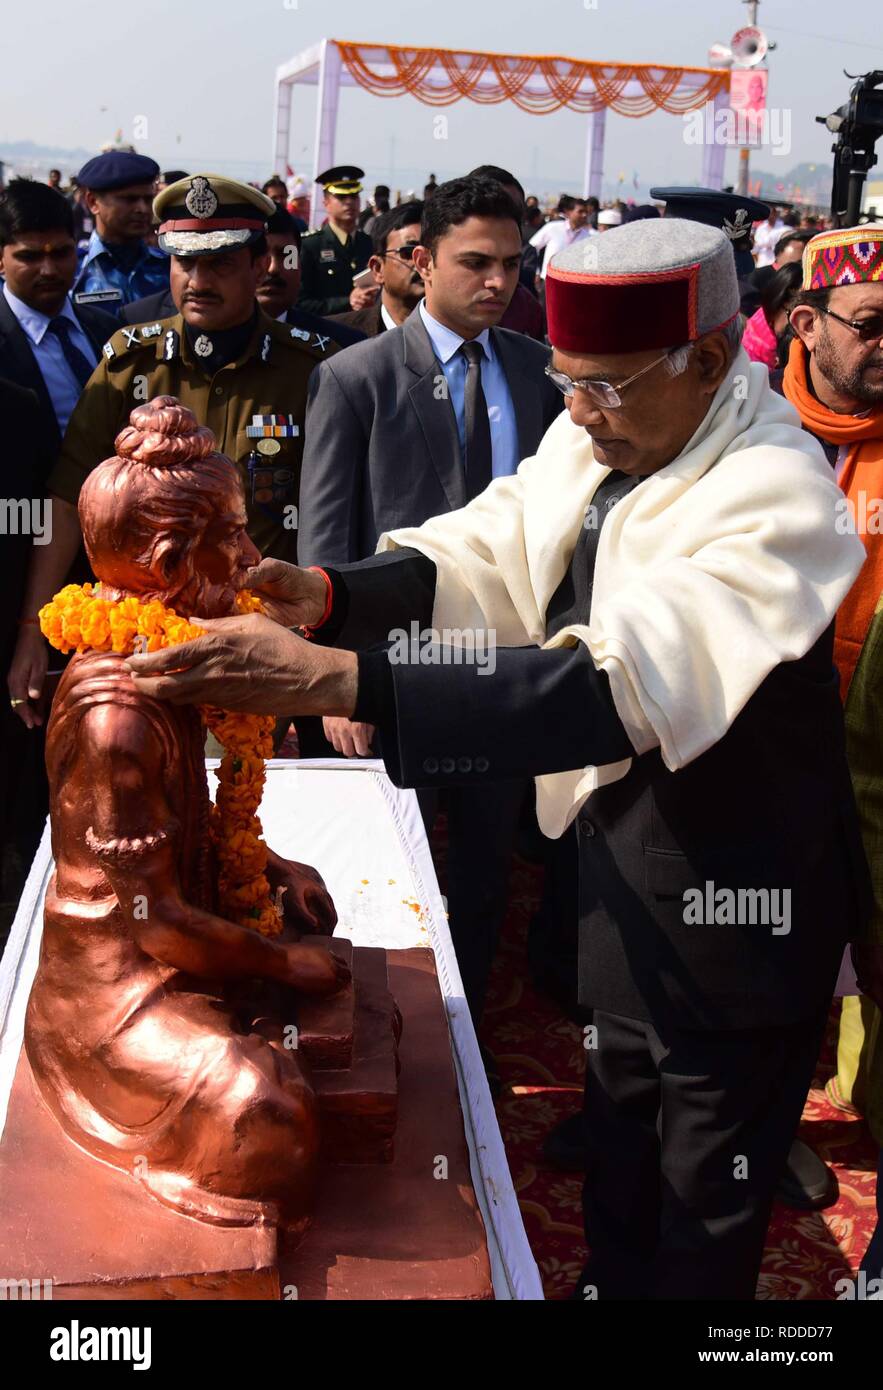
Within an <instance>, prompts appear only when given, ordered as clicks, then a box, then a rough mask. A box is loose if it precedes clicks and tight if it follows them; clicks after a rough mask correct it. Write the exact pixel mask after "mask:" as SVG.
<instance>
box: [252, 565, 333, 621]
mask: <svg viewBox="0 0 883 1390" xmlns="http://www.w3.org/2000/svg"><path fill="white" fill-rule="evenodd" d="M243 585H244V587H245V588H246V589H250V590H251V592H252V593H253V594H257V596H258V598H260V599H262V600H263V604H264V611H265V613H266V614H267V616H268V617H269V618H275V620H276V622H277V623H282V625H283V627H313V626H314V625H315V624H316V623H317V622H318V621H319V619H320V618H321V617H322V614H323V612H324V611H325V599H326V596H327V592H328V588H327V585H326V583H325V580H324V579H323V578H322V576H321V574H318V573H317V572H316V571H315V570H302V569H299V568H298V567H297V565H287V564H286V563H285V561H284V560H261V562H260V564H259V565H255V566H254V567H253V569H250V570H248V571H247V572H246V573H245V575H244V576H243Z"/></svg>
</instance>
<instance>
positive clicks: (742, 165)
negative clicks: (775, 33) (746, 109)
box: [736, 0, 760, 198]
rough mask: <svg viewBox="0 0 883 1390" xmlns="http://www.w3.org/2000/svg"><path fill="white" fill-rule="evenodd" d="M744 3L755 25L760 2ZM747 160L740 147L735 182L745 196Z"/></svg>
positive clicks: (749, 21)
mask: <svg viewBox="0 0 883 1390" xmlns="http://www.w3.org/2000/svg"><path fill="white" fill-rule="evenodd" d="M744 3H745V4H746V5H747V6H748V23H749V24H755V25H756V24H757V7H758V4H759V3H760V0H744ZM748 161H749V151H748V150H747V149H742V150H740V151H739V178H738V181H737V183H736V192H737V193H742V194H743V195H744V196H745V197H746V198H747V196H748V175H749V168H748Z"/></svg>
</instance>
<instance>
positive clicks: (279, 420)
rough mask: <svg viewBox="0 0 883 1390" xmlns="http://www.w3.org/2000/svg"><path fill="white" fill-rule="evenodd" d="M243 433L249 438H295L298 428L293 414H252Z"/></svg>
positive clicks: (298, 431)
mask: <svg viewBox="0 0 883 1390" xmlns="http://www.w3.org/2000/svg"><path fill="white" fill-rule="evenodd" d="M245 433H246V435H247V436H248V438H249V439H296V438H297V437H298V435H299V434H300V428H299V426H298V425H296V424H295V423H294V416H293V415H252V417H251V424H250V425H246V427H245Z"/></svg>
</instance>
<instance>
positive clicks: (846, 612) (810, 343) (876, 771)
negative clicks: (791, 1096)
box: [773, 225, 883, 1278]
mask: <svg viewBox="0 0 883 1390" xmlns="http://www.w3.org/2000/svg"><path fill="white" fill-rule="evenodd" d="M790 317H791V326H792V328H793V329H794V332H795V334H796V335H797V336H796V338H795V339H794V342H793V343H792V344H791V350H790V353H789V356H788V364H787V366H786V368H785V373H784V377H783V379H782V390H783V391H784V394H785V395H786V396H787V397H788V399H789V400H790V401H791V403H792V405H794V406H795V407H796V409H797V412H798V414H799V415H800V419H801V423H802V424H803V427H804V429H806V430H808V431H809V432H810V433H811V434H814V435H815V436H816V438H817V439H818V440H819V442H820V444H821V445H822V448H823V449H824V450H825V453H826V454H827V456H828V459H829V461H830V463H831V464H832V466H833V467H834V469H835V472H836V476H837V481H838V483H839V484H840V486H841V488H842V489H843V493H844V509H843V513H842V518H841V519H842V524H843V529H844V530H854V531H856V532H857V534H858V535H859V536H860V537H861V539H862V542H863V543H864V547H865V550H866V552H867V559H866V561H865V563H864V565H863V566H862V569H861V570H860V571H859V574H858V578H857V579H856V581H855V583H854V584H853V586H852V589H851V590H850V592H849V593H848V594H847V596H846V598H845V599H844V601H843V603H842V604H841V605H840V609H839V611H838V613H837V620H836V624H835V628H834V660H835V662H836V663H837V668H838V671H839V672H840V693H841V695H842V697H843V701H844V704H845V705H846V722H847V728H848V731H849V737H848V754H849V761H850V767H851V771H852V777H853V783H854V786H855V791H856V801H857V804H858V808H859V817H860V821H861V826H862V835H863V838H864V842H865V850H866V853H867V857H868V861H869V864H870V868H871V878H872V882H873V886H874V903H875V911H874V916H873V920H872V922H871V924H870V926H869V928H868V931H869V936H868V938H867V939H866V940H864V941H863V942H860V943H858V944H857V945H856V946H854V948H853V953H854V959H855V962H856V965H857V967H858V973H859V982H860V987H861V988H862V991H863V995H864V997H863V998H856V997H855V996H847V997H844V1000H843V1013H842V1017H841V1021H840V1037H839V1040H838V1047H837V1074H836V1076H834V1077H832V1079H831V1081H829V1083H828V1086H827V1087H826V1092H827V1095H828V1098H829V1099H830V1100H831V1101H832V1102H833V1103H834V1104H835V1105H838V1106H839V1107H840V1108H842V1109H844V1110H850V1109H852V1105H851V1102H853V1101H854V1100H856V1101H858V1100H860V1102H861V1108H862V1109H863V1110H864V1113H865V1117H866V1120H867V1121H868V1124H869V1126H870V1128H871V1132H872V1134H873V1135H874V1137H875V1138H876V1139H877V1141H878V1142H879V1143H880V1144H881V1151H880V1152H881V1157H880V1166H879V1172H878V1191H877V1209H878V1217H879V1220H878V1228H877V1234H876V1235H875V1237H874V1239H873V1241H872V1246H871V1248H869V1250H868V1252H867V1254H866V1256H865V1260H864V1262H863V1265H862V1268H863V1269H864V1270H865V1272H866V1273H867V1274H869V1275H870V1276H872V1277H874V1278H877V1277H879V1276H883V1263H881V1260H883V1021H881V1015H880V1012H879V1009H877V1008H875V1007H874V1005H875V1003H876V1004H880V1003H881V1002H883V926H881V911H880V905H881V903H883V860H881V855H880V848H881V834H883V830H881V825H880V793H881V788H883V744H881V739H883V643H881V641H880V632H881V621H883V619H881V618H879V617H878V619H877V621H876V623H875V624H874V627H873V633H872V634H871V635H870V636H869V629H871V625H872V620H873V619H874V614H875V610H877V609H878V608H879V605H880V601H881V595H883V226H876V225H867V226H864V227H845V228H840V229H838V230H837V231H833V232H824V233H823V234H822V235H821V236H817V237H813V239H812V240H811V241H809V242H807V245H806V249H805V251H804V255H803V286H802V290H801V294H800V298H799V301H798V303H797V304H796V305H795V307H794V309H793V310H792V311H791V316H790ZM773 384H775V383H773ZM863 648H864V653H863ZM859 658H861V664H860V665H859ZM857 666H858V667H859V672H858V676H857V678H856V680H855V681H854V682H853V676H854V675H855V674H856V667H857ZM853 1113H855V1112H854V1111H853Z"/></svg>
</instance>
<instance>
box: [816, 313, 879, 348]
mask: <svg viewBox="0 0 883 1390" xmlns="http://www.w3.org/2000/svg"><path fill="white" fill-rule="evenodd" d="M822 313H823V314H826V315H827V316H828V318H829V319H836V320H837V322H838V323H842V324H843V327H844V328H851V329H852V331H853V333H856V334H858V336H859V338H860V339H861V341H862V342H863V343H873V342H879V341H881V340H883V314H872V315H871V316H870V318H866V319H844V318H841V317H840V315H839V314H835V313H834V310H833V309H823V310H822Z"/></svg>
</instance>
